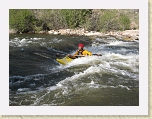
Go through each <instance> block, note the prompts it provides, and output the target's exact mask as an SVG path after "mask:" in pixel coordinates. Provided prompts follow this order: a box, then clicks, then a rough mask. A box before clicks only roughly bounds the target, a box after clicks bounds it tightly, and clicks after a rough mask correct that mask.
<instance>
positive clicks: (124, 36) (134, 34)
mask: <svg viewBox="0 0 152 119" xmlns="http://www.w3.org/2000/svg"><path fill="white" fill-rule="evenodd" d="M9 33H16V31H15V30H12V29H11V30H10V31H9ZM28 33H39V34H52V35H70V36H88V37H90V38H92V39H93V38H95V37H108V36H112V37H115V38H116V39H118V40H124V41H133V40H139V30H125V31H110V32H105V33H103V32H96V31H85V30H84V29H59V30H50V31H39V32H28Z"/></svg>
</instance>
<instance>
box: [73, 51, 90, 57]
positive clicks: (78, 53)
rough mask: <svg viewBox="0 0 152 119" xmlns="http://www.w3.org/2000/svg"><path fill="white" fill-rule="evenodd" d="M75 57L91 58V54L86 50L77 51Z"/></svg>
mask: <svg viewBox="0 0 152 119" xmlns="http://www.w3.org/2000/svg"><path fill="white" fill-rule="evenodd" d="M75 55H88V56H91V55H92V53H91V52H89V51H87V50H78V51H77V52H76V53H75Z"/></svg>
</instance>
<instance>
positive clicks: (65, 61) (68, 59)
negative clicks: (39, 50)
mask: <svg viewBox="0 0 152 119" xmlns="http://www.w3.org/2000/svg"><path fill="white" fill-rule="evenodd" d="M56 60H57V61H58V62H59V63H60V64H63V65H66V64H68V63H69V62H71V61H72V60H73V59H71V58H69V57H64V58H62V59H58V58H57V59H56Z"/></svg>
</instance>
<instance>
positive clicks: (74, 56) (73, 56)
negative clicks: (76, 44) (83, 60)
mask: <svg viewBox="0 0 152 119" xmlns="http://www.w3.org/2000/svg"><path fill="white" fill-rule="evenodd" d="M76 55H78V51H77V52H76V53H75V54H74V55H70V54H68V57H70V58H72V59H75V58H77V56H76Z"/></svg>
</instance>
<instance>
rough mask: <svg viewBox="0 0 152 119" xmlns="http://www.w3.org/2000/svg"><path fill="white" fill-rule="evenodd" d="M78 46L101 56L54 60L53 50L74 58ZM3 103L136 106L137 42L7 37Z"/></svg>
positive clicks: (40, 36) (56, 37)
mask: <svg viewBox="0 0 152 119" xmlns="http://www.w3.org/2000/svg"><path fill="white" fill-rule="evenodd" d="M79 43H83V44H85V48H84V49H87V50H89V51H90V52H92V53H95V54H102V56H90V57H89V56H88V57H82V58H77V59H75V60H73V61H72V62H70V63H69V64H67V65H62V64H59V63H58V62H57V61H56V53H57V52H60V53H68V54H74V53H75V51H76V50H77V45H78V44H79ZM9 105H10V106H138V105H139V41H136V40H135V41H132V42H127V41H121V40H117V39H115V38H114V37H111V36H108V37H103V38H102V37H96V38H95V39H94V40H90V39H89V38H88V37H85V36H61V35H49V34H10V36H9Z"/></svg>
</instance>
